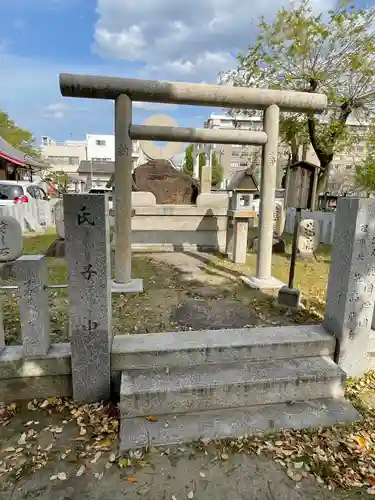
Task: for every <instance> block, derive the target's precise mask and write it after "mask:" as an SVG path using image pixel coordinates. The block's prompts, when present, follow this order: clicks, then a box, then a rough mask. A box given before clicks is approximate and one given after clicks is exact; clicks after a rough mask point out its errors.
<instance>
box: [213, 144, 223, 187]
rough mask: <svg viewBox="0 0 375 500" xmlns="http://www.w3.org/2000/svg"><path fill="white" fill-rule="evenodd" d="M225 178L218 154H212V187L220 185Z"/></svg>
mask: <svg viewBox="0 0 375 500" xmlns="http://www.w3.org/2000/svg"><path fill="white" fill-rule="evenodd" d="M223 176H224V169H223V167H222V165H221V164H220V163H219V160H218V158H217V154H216V152H215V151H214V152H213V153H212V185H213V186H218V185H220V183H221V181H222V180H223Z"/></svg>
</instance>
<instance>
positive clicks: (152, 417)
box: [146, 415, 159, 422]
mask: <svg viewBox="0 0 375 500" xmlns="http://www.w3.org/2000/svg"><path fill="white" fill-rule="evenodd" d="M146 420H148V421H149V422H158V421H159V419H158V417H155V415H149V416H148V417H146Z"/></svg>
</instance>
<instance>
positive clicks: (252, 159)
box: [204, 113, 287, 186]
mask: <svg viewBox="0 0 375 500" xmlns="http://www.w3.org/2000/svg"><path fill="white" fill-rule="evenodd" d="M204 127H205V128H214V129H238V130H262V129H263V121H262V118H261V117H260V116H259V115H254V116H244V115H236V116H234V117H232V116H229V115H226V114H219V113H212V114H211V115H210V117H209V118H208V120H207V121H206V122H205V123H204ZM214 149H215V150H216V151H217V153H218V157H219V158H220V162H221V165H222V167H223V170H224V175H223V177H224V181H223V185H224V186H226V185H227V184H228V183H229V181H230V179H231V178H232V176H233V175H234V174H235V173H236V172H238V171H239V170H244V169H245V168H249V167H253V168H254V172H255V174H256V176H259V172H260V162H261V153H262V148H261V147H259V146H242V145H235V144H233V145H232V144H214ZM278 156H279V158H278V162H279V165H280V167H282V166H283V165H284V164H286V162H287V155H286V148H285V146H283V145H282V144H280V148H279V155H278ZM278 171H280V172H281V171H282V169H281V168H280V169H278ZM279 177H280V178H279V179H278V183H280V182H281V176H279Z"/></svg>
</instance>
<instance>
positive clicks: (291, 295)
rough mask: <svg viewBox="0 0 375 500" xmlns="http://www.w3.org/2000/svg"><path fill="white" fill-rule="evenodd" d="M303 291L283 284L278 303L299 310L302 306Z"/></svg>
mask: <svg viewBox="0 0 375 500" xmlns="http://www.w3.org/2000/svg"><path fill="white" fill-rule="evenodd" d="M300 299H301V292H300V290H299V289H298V288H289V287H288V286H283V287H282V288H280V290H279V294H278V297H277V305H278V306H281V307H286V308H288V309H293V310H298V309H299V308H300Z"/></svg>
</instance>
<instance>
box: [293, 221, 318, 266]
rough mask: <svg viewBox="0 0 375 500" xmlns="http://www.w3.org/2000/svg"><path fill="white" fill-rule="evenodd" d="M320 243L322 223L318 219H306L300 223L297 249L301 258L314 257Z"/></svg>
mask: <svg viewBox="0 0 375 500" xmlns="http://www.w3.org/2000/svg"><path fill="white" fill-rule="evenodd" d="M319 243H320V225H319V222H318V221H317V220H313V219H304V220H302V221H301V222H300V223H299V228H298V239H297V250H298V257H299V258H301V259H312V258H314V252H315V250H316V249H317V248H318V246H319Z"/></svg>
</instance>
